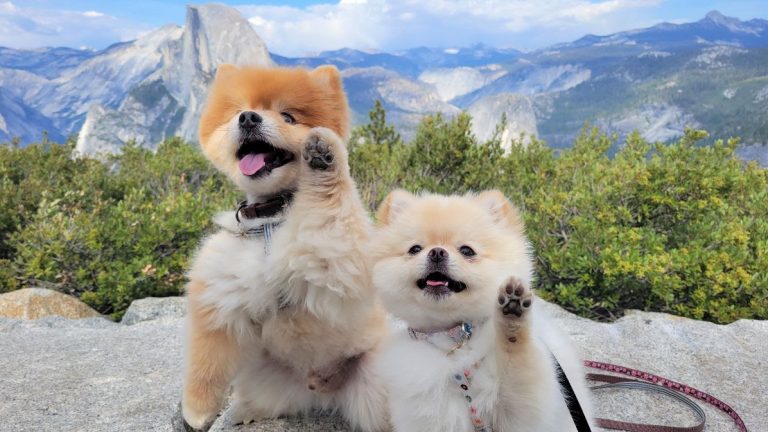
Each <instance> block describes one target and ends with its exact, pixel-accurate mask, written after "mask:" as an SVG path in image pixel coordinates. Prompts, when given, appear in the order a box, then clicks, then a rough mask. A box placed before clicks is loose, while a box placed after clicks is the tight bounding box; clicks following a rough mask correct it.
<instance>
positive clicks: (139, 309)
mask: <svg viewBox="0 0 768 432" xmlns="http://www.w3.org/2000/svg"><path fill="white" fill-rule="evenodd" d="M186 312H187V302H186V299H185V298H184V297H147V298H144V299H141V300H135V301H134V302H133V303H131V305H130V306H129V307H128V310H127V311H125V315H123V319H122V321H120V323H122V324H125V325H134V324H136V323H140V322H143V321H154V320H174V319H178V318H182V317H184V314H185V313H186Z"/></svg>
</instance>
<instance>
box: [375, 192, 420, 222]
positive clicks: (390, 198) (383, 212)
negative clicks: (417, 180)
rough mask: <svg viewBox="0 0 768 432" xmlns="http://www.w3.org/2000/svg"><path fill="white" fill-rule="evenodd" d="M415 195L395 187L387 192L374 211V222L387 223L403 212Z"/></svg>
mask: <svg viewBox="0 0 768 432" xmlns="http://www.w3.org/2000/svg"><path fill="white" fill-rule="evenodd" d="M415 199H416V197H415V196H414V195H413V194H412V193H410V192H406V191H404V190H402V189H397V190H394V191H392V192H390V193H389V195H387V197H386V198H384V201H383V202H382V203H381V205H379V211H378V212H377V213H376V223H377V224H378V225H382V226H384V225H389V224H390V223H391V222H392V221H393V220H394V219H395V218H396V217H397V215H399V214H400V213H402V212H403V210H405V209H406V208H408V206H410V205H411V203H412V202H413V201H414V200H415Z"/></svg>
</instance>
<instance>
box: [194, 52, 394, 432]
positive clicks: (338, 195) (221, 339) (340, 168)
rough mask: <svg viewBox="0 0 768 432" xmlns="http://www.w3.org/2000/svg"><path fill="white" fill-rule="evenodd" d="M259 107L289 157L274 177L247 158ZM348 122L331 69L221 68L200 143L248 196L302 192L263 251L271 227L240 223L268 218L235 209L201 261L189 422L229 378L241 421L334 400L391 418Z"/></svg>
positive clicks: (368, 427) (274, 141)
mask: <svg viewBox="0 0 768 432" xmlns="http://www.w3.org/2000/svg"><path fill="white" fill-rule="evenodd" d="M250 112H255V113H257V114H258V115H259V118H260V120H259V122H260V123H259V125H258V136H259V137H260V138H259V139H260V140H262V141H265V142H268V143H269V144H270V145H271V146H273V147H274V148H276V149H281V150H282V151H287V152H289V154H290V155H292V156H293V159H292V160H291V161H290V162H288V163H286V164H284V165H281V166H279V167H276V168H274V169H272V170H271V171H270V172H268V173H267V174H266V175H259V176H249V175H245V174H244V173H243V171H242V169H240V168H239V165H238V163H239V157H238V151H240V150H241V146H244V145H247V144H248V142H247V141H248V139H250V138H248V137H249V136H251V135H248V134H249V133H250V132H248V130H246V132H248V133H246V132H244V129H243V126H242V120H240V115H241V114H243V113H250ZM293 120H295V122H294V121H293ZM239 122H240V123H241V124H238V123H239ZM348 122H349V120H348V108H347V102H346V96H345V95H344V91H343V89H342V85H341V78H340V76H339V73H338V71H337V70H336V69H335V68H334V67H327V66H326V67H320V68H317V69H315V70H312V71H308V70H304V69H277V68H276V69H257V68H243V69H240V68H236V67H234V66H231V65H222V66H221V67H220V68H219V71H218V73H217V75H216V79H215V82H214V84H213V86H212V88H211V92H210V95H209V99H208V102H207V105H206V109H205V111H204V113H203V115H202V118H201V122H200V142H201V144H202V148H203V151H204V153H205V154H206V156H207V157H208V158H209V159H210V160H211V162H212V163H213V164H214V165H215V166H216V167H217V168H218V169H220V170H221V171H223V172H224V173H225V174H227V175H228V176H229V177H230V178H231V179H232V181H233V182H234V183H235V184H236V185H237V186H239V187H240V189H242V190H243V192H244V193H245V194H246V196H247V198H248V201H249V202H263V201H264V200H265V199H267V198H268V197H270V196H274V195H275V194H277V193H279V192H280V191H284V190H293V191H295V194H294V198H293V201H292V202H291V204H290V205H289V207H288V208H287V209H286V210H285V211H284V214H283V216H281V217H282V218H284V219H285V220H284V222H282V224H281V225H280V226H279V227H277V228H276V231H275V232H274V235H273V237H272V244H271V247H270V250H269V252H268V253H265V250H264V240H263V238H262V237H241V236H238V235H237V234H236V232H237V231H238V230H239V229H241V228H246V229H247V228H249V227H252V226H254V225H260V224H262V223H263V222H264V221H265V219H258V220H253V219H251V220H243V221H242V223H241V224H238V223H237V222H236V220H235V214H234V212H227V213H223V214H221V215H219V216H218V217H217V219H216V221H217V223H218V224H219V225H220V226H221V228H222V229H221V230H220V231H219V232H217V233H215V234H213V235H212V236H210V237H209V238H207V239H206V240H205V241H204V243H203V245H202V246H201V248H200V250H199V252H198V253H197V256H196V257H195V259H194V262H193V264H192V268H191V270H190V272H189V277H190V283H189V285H188V288H187V295H188V301H189V303H188V304H189V306H188V307H189V310H188V325H187V342H186V346H185V380H184V394H183V401H182V412H183V416H184V419H185V420H186V422H187V423H188V424H189V425H190V426H192V427H193V428H197V429H205V428H207V427H208V426H209V425H210V423H211V422H212V420H213V419H214V418H215V416H216V415H217V413H218V412H219V409H220V407H221V404H222V402H223V399H224V398H225V396H226V395H227V393H228V391H229V389H230V385H232V386H233V390H234V391H233V413H234V419H235V421H243V422H248V421H250V420H256V419H261V418H269V417H276V416H279V415H285V414H298V413H306V412H308V411H311V410H314V409H330V410H337V411H339V412H340V413H341V414H342V415H343V416H345V417H346V418H347V419H348V420H349V421H350V423H351V424H352V425H353V426H355V427H357V428H360V429H362V430H364V431H379V430H383V429H385V428H387V426H388V422H387V417H388V416H387V412H386V406H387V404H386V393H385V389H384V386H383V384H382V383H381V380H380V379H379V378H378V376H377V374H376V372H375V371H374V370H373V368H372V360H371V359H372V353H373V352H374V351H376V350H377V349H378V347H379V346H380V344H381V341H382V338H383V337H384V336H385V334H386V319H385V315H384V312H383V309H381V307H380V306H378V305H377V304H376V302H375V300H374V295H373V294H374V293H373V289H372V287H371V284H370V274H369V272H368V268H367V266H366V264H367V263H366V261H365V256H366V251H365V250H364V246H365V245H366V243H367V240H368V235H369V230H370V223H369V220H368V218H367V214H366V212H365V210H364V208H363V206H362V204H361V202H360V199H359V197H358V194H357V190H356V187H355V184H354V182H353V181H352V179H351V177H350V175H349V167H348V165H347V153H346V149H345V147H344V142H343V139H344V138H346V136H347V134H348V128H349V125H348ZM286 154H287V153H286ZM310 388H314V391H313V390H311V389H310Z"/></svg>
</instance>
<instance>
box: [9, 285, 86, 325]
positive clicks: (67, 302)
mask: <svg viewBox="0 0 768 432" xmlns="http://www.w3.org/2000/svg"><path fill="white" fill-rule="evenodd" d="M47 316H60V317H64V318H75V319H76V318H89V317H98V316H100V315H99V313H98V312H96V311H95V310H93V309H91V307H90V306H88V305H87V304H85V303H83V302H81V301H80V300H78V299H77V298H75V297H72V296H68V295H66V294H62V293H60V292H57V291H53V290H49V289H45V288H24V289H20V290H16V291H11V292H9V293H5V294H0V317H4V318H19V319H28V320H35V319H39V318H43V317H47Z"/></svg>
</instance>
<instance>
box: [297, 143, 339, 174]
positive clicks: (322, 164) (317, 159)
mask: <svg viewBox="0 0 768 432" xmlns="http://www.w3.org/2000/svg"><path fill="white" fill-rule="evenodd" d="M302 156H303V157H304V160H305V161H306V162H307V163H308V164H309V167H310V168H312V169H316V170H326V169H328V168H330V167H331V165H333V162H334V156H333V151H331V146H330V145H329V144H328V143H327V142H325V140H323V138H322V137H321V136H319V135H314V134H313V135H311V136H310V137H309V139H307V143H306V145H305V146H304V152H303V153H302Z"/></svg>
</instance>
